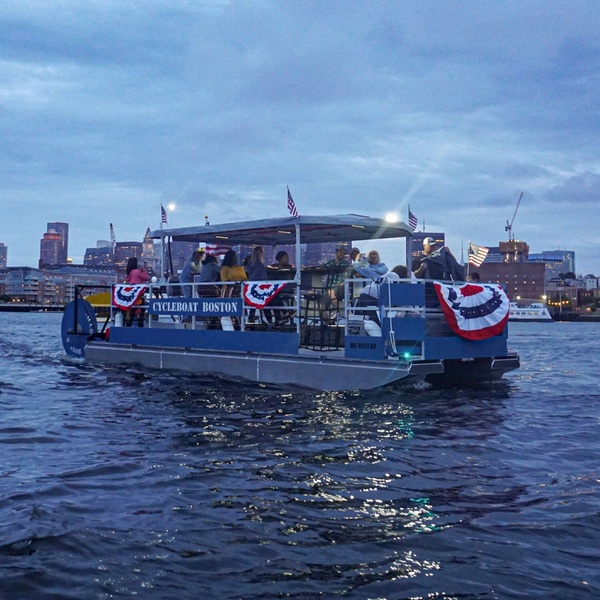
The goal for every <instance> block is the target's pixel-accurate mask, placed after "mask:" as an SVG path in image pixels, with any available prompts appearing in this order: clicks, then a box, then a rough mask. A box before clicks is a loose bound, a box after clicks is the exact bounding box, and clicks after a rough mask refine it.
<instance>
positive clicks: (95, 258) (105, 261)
mask: <svg viewBox="0 0 600 600" xmlns="http://www.w3.org/2000/svg"><path fill="white" fill-rule="evenodd" d="M98 243H99V244H100V243H102V242H98ZM83 264H84V265H85V266H86V267H112V266H113V265H114V255H113V249H112V246H111V245H110V244H107V245H106V246H96V248H86V250H85V255H84V257H83Z"/></svg>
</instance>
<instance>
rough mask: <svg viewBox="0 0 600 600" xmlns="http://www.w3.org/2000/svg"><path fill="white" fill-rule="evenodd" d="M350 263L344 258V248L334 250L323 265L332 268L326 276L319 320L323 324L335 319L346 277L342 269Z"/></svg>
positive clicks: (342, 296) (342, 295) (342, 297)
mask: <svg viewBox="0 0 600 600" xmlns="http://www.w3.org/2000/svg"><path fill="white" fill-rule="evenodd" d="M351 264H352V263H351V262H350V261H349V260H348V259H347V258H346V246H342V245H340V246H338V247H337V248H336V249H335V257H334V258H332V259H331V260H328V261H327V262H326V263H323V265H322V266H323V267H329V268H333V271H332V272H331V273H329V274H328V276H327V290H326V293H325V295H324V297H323V310H322V312H321V318H322V319H323V321H324V322H326V323H327V322H331V321H333V320H334V319H335V314H334V313H335V312H337V311H338V310H339V302H340V300H343V299H344V280H345V279H346V278H347V277H348V273H347V271H346V270H345V269H344V267H350V266H351Z"/></svg>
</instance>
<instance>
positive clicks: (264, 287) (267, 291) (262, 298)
mask: <svg viewBox="0 0 600 600" xmlns="http://www.w3.org/2000/svg"><path fill="white" fill-rule="evenodd" d="M284 287H285V283H268V282H266V281H252V282H248V283H244V300H245V301H246V304H249V305H250V306H254V308H264V307H265V306H268V305H269V303H270V302H271V301H272V300H273V298H275V296H277V294H279V292H280V291H281V290H282V289H283V288H284Z"/></svg>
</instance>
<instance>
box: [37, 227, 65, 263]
mask: <svg viewBox="0 0 600 600" xmlns="http://www.w3.org/2000/svg"><path fill="white" fill-rule="evenodd" d="M61 251H62V237H61V235H60V233H56V232H55V231H49V232H48V233H45V234H44V235H43V237H42V240H41V241H40V263H39V267H40V269H43V268H44V267H46V266H49V265H60V264H61V263H60V262H59V257H60V256H61V254H60V253H61Z"/></svg>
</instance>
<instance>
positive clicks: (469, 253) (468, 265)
mask: <svg viewBox="0 0 600 600" xmlns="http://www.w3.org/2000/svg"><path fill="white" fill-rule="evenodd" d="M470 256H471V240H469V248H468V250H467V279H469V273H470V272H471V261H470V260H469V257H470Z"/></svg>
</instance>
